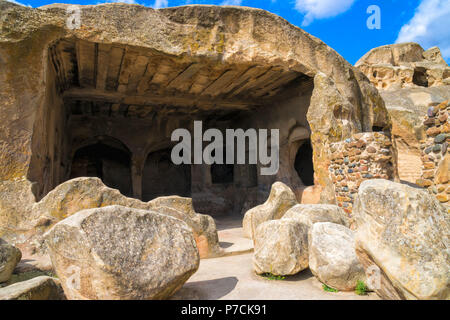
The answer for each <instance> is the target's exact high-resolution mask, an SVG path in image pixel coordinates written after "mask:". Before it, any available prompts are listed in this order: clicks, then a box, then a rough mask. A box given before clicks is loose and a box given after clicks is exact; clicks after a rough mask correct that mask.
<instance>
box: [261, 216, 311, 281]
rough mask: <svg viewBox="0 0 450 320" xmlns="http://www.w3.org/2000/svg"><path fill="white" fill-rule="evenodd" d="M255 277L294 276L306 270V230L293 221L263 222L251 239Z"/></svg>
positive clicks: (305, 227) (306, 228) (304, 226)
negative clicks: (268, 274)
mask: <svg viewBox="0 0 450 320" xmlns="http://www.w3.org/2000/svg"><path fill="white" fill-rule="evenodd" d="M254 243H255V254H254V256H253V268H254V270H255V271H256V273H258V274H263V273H271V274H273V275H281V276H285V275H294V274H297V273H299V272H300V271H302V270H304V269H306V268H308V227H307V226H306V225H304V224H302V223H300V222H297V221H295V220H293V219H282V220H273V221H267V222H264V223H262V224H260V225H259V226H258V228H257V229H256V234H255V236H254Z"/></svg>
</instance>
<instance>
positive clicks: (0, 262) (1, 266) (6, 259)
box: [0, 239, 22, 282]
mask: <svg viewBox="0 0 450 320" xmlns="http://www.w3.org/2000/svg"><path fill="white" fill-rule="evenodd" d="M21 258H22V253H21V252H20V250H19V249H17V248H16V247H14V246H13V245H10V244H8V243H6V242H5V241H3V240H2V239H0V282H6V281H8V280H9V279H10V278H11V275H12V273H13V271H14V268H15V267H16V265H17V264H18V263H19V261H20V259H21Z"/></svg>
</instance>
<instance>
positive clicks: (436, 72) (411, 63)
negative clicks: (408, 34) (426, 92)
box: [355, 43, 450, 90]
mask: <svg viewBox="0 0 450 320" xmlns="http://www.w3.org/2000/svg"><path fill="white" fill-rule="evenodd" d="M355 66H356V67H358V68H359V69H360V70H361V71H362V72H363V73H364V74H365V75H366V76H367V77H368V78H369V80H370V81H371V82H372V83H373V84H374V85H375V86H376V87H377V88H378V89H389V90H395V89H400V88H407V87H415V86H421V87H432V86H442V85H449V84H450V68H449V66H448V65H447V63H446V62H445V61H444V59H443V58H442V56H441V53H440V50H439V48H437V47H434V48H431V49H429V50H427V51H424V50H423V48H422V47H421V46H420V45H418V44H417V43H401V44H394V45H388V46H383V47H379V48H375V49H372V50H371V51H369V52H368V53H367V54H366V55H364V56H363V57H362V58H361V59H360V60H359V61H358V62H357V63H356V64H355Z"/></svg>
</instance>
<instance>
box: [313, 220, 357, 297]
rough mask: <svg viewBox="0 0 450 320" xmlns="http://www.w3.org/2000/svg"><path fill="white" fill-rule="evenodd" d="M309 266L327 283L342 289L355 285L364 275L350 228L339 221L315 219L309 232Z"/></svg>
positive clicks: (345, 289) (353, 287) (351, 288)
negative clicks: (336, 222) (319, 220)
mask: <svg viewBox="0 0 450 320" xmlns="http://www.w3.org/2000/svg"><path fill="white" fill-rule="evenodd" d="M308 252H309V268H310V269H311V272H312V273H313V274H314V275H315V276H316V277H317V278H318V279H319V280H320V281H321V282H323V283H325V284H326V285H328V286H330V287H332V288H335V289H337V290H341V291H350V290H353V289H355V287H356V284H357V283H358V280H364V279H365V278H366V276H365V273H364V268H363V266H362V265H361V263H360V262H359V260H358V258H357V256H356V253H355V236H354V234H353V231H351V230H350V229H349V228H346V227H344V226H342V225H339V224H335V223H330V222H320V223H315V224H314V225H313V226H312V227H311V228H310V230H309V234H308Z"/></svg>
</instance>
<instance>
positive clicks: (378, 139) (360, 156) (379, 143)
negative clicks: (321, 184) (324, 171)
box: [329, 132, 394, 215]
mask: <svg viewBox="0 0 450 320" xmlns="http://www.w3.org/2000/svg"><path fill="white" fill-rule="evenodd" d="M330 151H331V153H332V156H331V163H330V166H329V172H330V177H331V179H332V181H333V184H334V188H335V194H336V201H337V204H338V205H339V206H340V207H342V208H343V209H344V211H345V212H346V213H347V214H349V215H351V213H352V209H353V201H354V200H355V197H356V194H357V192H358V188H359V186H360V185H361V183H362V182H363V181H365V180H369V179H386V180H391V179H393V178H394V166H393V158H392V142H391V138H390V137H389V136H388V135H386V134H384V133H382V132H368V133H358V134H355V135H353V136H352V138H349V139H346V140H344V141H341V142H337V143H333V144H331V149H330Z"/></svg>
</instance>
